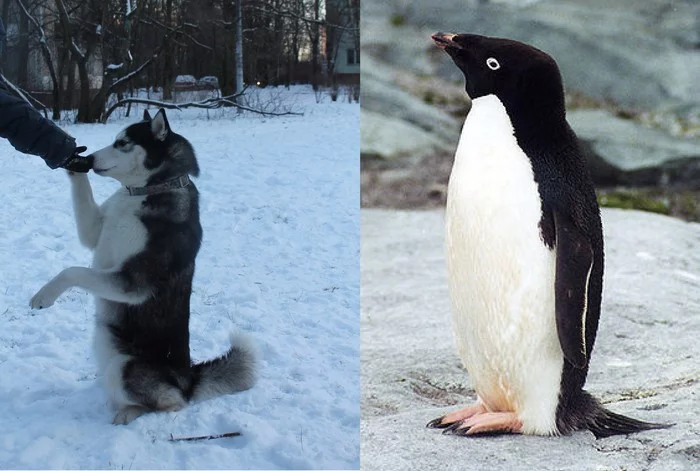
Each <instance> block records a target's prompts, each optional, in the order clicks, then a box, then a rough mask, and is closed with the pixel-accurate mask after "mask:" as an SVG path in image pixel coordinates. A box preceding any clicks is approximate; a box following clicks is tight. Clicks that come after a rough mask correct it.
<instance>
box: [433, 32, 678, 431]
mask: <svg viewBox="0 0 700 471" xmlns="http://www.w3.org/2000/svg"><path fill="white" fill-rule="evenodd" d="M432 39H433V41H434V42H435V44H436V45H437V46H438V47H440V48H441V49H443V50H444V51H445V52H446V53H447V54H448V55H449V56H450V57H451V58H452V60H453V61H454V62H455V64H456V65H457V67H459V69H460V70H461V71H462V72H463V74H464V77H465V80H466V87H465V88H466V91H467V94H468V95H469V97H470V98H471V99H472V107H471V109H470V111H469V113H468V115H467V118H466V120H465V123H464V126H463V128H462V133H461V136H460V139H459V144H458V147H457V151H456V154H455V161H454V164H453V167H452V172H451V174H450V179H449V184H448V196H447V207H446V213H445V214H446V216H445V224H446V251H447V253H446V259H447V268H448V280H449V292H450V300H451V311H452V320H453V328H454V332H455V338H456V343H457V347H458V353H459V356H460V358H461V360H462V363H463V365H464V366H465V368H466V369H467V371H468V373H469V375H470V378H471V381H472V384H473V386H474V388H475V390H476V394H477V401H476V403H475V404H474V405H472V406H469V407H467V408H465V409H462V410H459V411H455V412H452V413H449V414H447V415H445V416H443V417H439V418H437V419H435V420H433V421H431V422H430V423H428V427H430V428H440V429H444V433H448V434H454V435H460V436H476V435H480V434H488V435H493V434H501V433H520V434H529V435H566V434H569V433H571V432H573V431H576V430H590V431H591V432H593V434H594V435H595V436H596V438H600V437H607V436H611V435H616V434H628V433H633V432H638V431H642V430H649V429H655V428H662V427H666V426H667V425H664V424H655V423H649V422H643V421H640V420H636V419H632V418H629V417H625V416H623V415H620V414H616V413H614V412H611V411H609V410H607V409H605V408H604V407H603V406H602V405H601V404H600V403H599V402H598V401H597V400H596V399H595V398H594V397H593V396H592V395H590V394H589V393H588V392H586V391H585V390H584V389H583V387H584V384H585V381H586V375H587V373H588V365H589V362H590V359H591V352H592V350H593V344H594V342H595V338H596V332H597V329H598V319H599V316H600V304H601V294H602V289H603V261H604V260H603V229H602V223H601V218H600V208H599V206H598V203H597V200H596V195H595V191H594V187H593V183H592V181H591V178H590V176H589V174H588V170H587V167H586V162H585V158H584V155H583V153H582V151H581V148H580V146H579V143H578V139H577V137H576V135H575V134H574V132H573V130H572V129H571V128H570V127H569V125H568V123H567V121H566V112H565V108H564V89H563V85H562V79H561V75H560V73H559V68H558V66H557V64H556V62H555V61H554V59H553V58H552V57H550V56H549V55H548V54H546V53H545V52H543V51H541V50H538V49H536V48H534V47H531V46H529V45H527V44H523V43H520V42H516V41H512V40H508V39H502V38H493V37H487V36H480V35H474V34H451V33H450V34H447V33H436V34H434V35H433V36H432Z"/></svg>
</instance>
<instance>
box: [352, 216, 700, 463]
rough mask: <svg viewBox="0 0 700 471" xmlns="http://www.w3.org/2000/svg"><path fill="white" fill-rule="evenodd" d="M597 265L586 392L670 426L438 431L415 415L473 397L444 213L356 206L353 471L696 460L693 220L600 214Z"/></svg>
mask: <svg viewBox="0 0 700 471" xmlns="http://www.w3.org/2000/svg"><path fill="white" fill-rule="evenodd" d="M603 223H604V228H605V234H606V274H605V285H604V293H603V296H604V299H603V308H602V317H601V325H600V329H599V335H598V339H597V341H596V346H595V349H594V352H593V357H592V362H591V371H590V374H589V377H588V383H587V389H588V390H589V391H591V392H592V393H593V394H594V395H596V396H597V397H598V398H600V399H601V400H602V401H603V402H605V403H606V404H607V405H608V407H609V408H610V409H612V410H614V411H616V412H620V413H624V414H628V415H631V416H634V417H637V418H641V419H646V420H650V421H658V422H669V423H671V422H672V423H675V424H676V425H675V426H674V427H672V428H669V429H667V430H658V431H650V432H644V433H640V434H636V435H630V436H628V437H625V436H618V437H612V438H607V439H601V440H595V439H594V437H593V435H592V434H590V433H588V432H578V433H574V434H572V435H570V436H567V437H556V438H554V437H551V438H545V437H530V436H515V435H514V436H500V437H493V438H478V439H467V438H461V437H454V436H444V435H442V434H441V433H439V431H436V430H432V429H427V428H425V424H426V423H427V422H428V421H429V420H431V419H434V418H436V417H438V416H440V415H442V414H444V413H445V412H448V411H450V410H454V409H456V408H459V407H462V406H463V405H464V404H467V403H470V402H471V401H473V400H474V391H473V389H472V388H471V385H470V383H469V377H468V375H467V373H466V372H465V371H464V370H463V369H462V367H461V365H460V361H459V359H458V357H457V355H456V351H455V347H454V343H453V339H452V331H451V323H450V322H451V321H450V317H449V310H448V309H449V308H448V295H447V281H446V273H445V266H444V258H443V212H442V211H425V212H400V211H381V210H364V211H363V212H362V315H361V336H362V337H361V338H362V350H361V351H362V404H361V405H362V426H361V431H362V469H363V470H368V471H370V470H381V471H393V470H396V471H398V470H409V469H411V470H413V469H415V470H433V469H440V470H464V469H508V470H521V469H522V470H532V469H538V470H555V469H556V470H600V471H602V470H623V469H626V470H658V471H666V470H697V469H700V422H699V421H698V412H697V411H698V408H699V407H700V343H699V342H698V332H699V331H700V225H698V224H690V223H685V222H682V221H679V220H676V219H672V218H668V217H664V216H659V215H653V214H649V213H641V212H636V211H623V210H603Z"/></svg>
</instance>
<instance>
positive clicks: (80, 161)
mask: <svg viewBox="0 0 700 471" xmlns="http://www.w3.org/2000/svg"><path fill="white" fill-rule="evenodd" d="M86 150H87V147H85V146H80V147H76V148H75V151H74V152H73V156H72V157H70V158H69V159H68V160H67V161H66V162H65V163H64V164H63V165H61V167H63V168H65V169H66V170H68V171H69V172H78V173H88V172H89V171H90V169H91V168H92V164H93V161H94V160H95V159H94V157H92V156H91V155H89V156H87V157H83V156H82V155H80V154H82V153H83V152H85V151H86Z"/></svg>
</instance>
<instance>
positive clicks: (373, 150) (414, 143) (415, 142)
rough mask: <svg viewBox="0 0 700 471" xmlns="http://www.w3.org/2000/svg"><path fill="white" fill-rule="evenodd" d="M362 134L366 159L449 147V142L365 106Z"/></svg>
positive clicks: (427, 152)
mask: <svg viewBox="0 0 700 471" xmlns="http://www.w3.org/2000/svg"><path fill="white" fill-rule="evenodd" d="M360 136H361V146H360V152H361V154H362V156H363V158H368V157H371V158H380V159H386V160H392V159H395V158H398V157H406V156H412V157H415V156H419V157H421V156H424V155H429V154H431V153H434V152H437V151H445V150H446V148H447V142H446V141H443V140H440V139H439V138H438V137H437V136H435V135H434V134H432V133H430V132H428V131H425V130H423V129H421V128H419V127H418V126H416V125H414V124H411V123H409V122H407V121H403V120H401V119H399V118H395V117H393V116H383V115H380V114H379V113H374V112H372V111H369V110H367V109H365V108H363V109H362V111H361V116H360Z"/></svg>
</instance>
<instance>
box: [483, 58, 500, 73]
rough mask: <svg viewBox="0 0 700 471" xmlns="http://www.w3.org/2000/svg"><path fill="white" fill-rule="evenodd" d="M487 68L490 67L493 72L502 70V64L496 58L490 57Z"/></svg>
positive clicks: (487, 60)
mask: <svg viewBox="0 0 700 471" xmlns="http://www.w3.org/2000/svg"><path fill="white" fill-rule="evenodd" d="M486 67H488V68H489V69H491V70H498V69H500V68H501V64H499V63H498V61H497V60H496V59H495V58H493V57H489V58H488V59H486Z"/></svg>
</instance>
